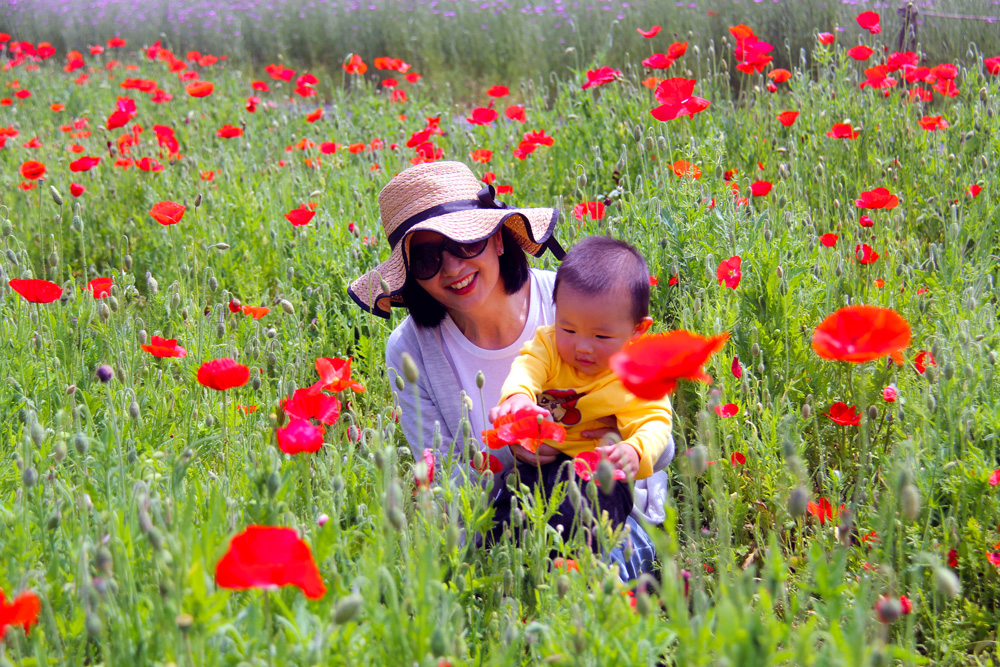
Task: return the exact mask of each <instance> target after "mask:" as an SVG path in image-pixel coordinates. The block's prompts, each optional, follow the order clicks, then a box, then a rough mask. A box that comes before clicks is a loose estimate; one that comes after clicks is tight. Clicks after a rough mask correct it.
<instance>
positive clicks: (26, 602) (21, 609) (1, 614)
mask: <svg viewBox="0 0 1000 667" xmlns="http://www.w3.org/2000/svg"><path fill="white" fill-rule="evenodd" d="M41 610H42V604H41V602H40V601H39V599H38V596H37V595H35V594H34V593H32V592H31V591H25V592H24V593H21V594H20V595H18V596H17V597H16V598H14V600H13V601H12V602H11V603H10V604H8V603H7V599H6V598H5V597H4V594H3V591H0V637H2V636H4V635H6V634H7V628H9V627H15V626H20V627H21V629H22V630H24V632H26V633H27V632H28V630H29V629H30V628H31V626H32V625H34V624H35V623H37V622H38V614H39V612H41Z"/></svg>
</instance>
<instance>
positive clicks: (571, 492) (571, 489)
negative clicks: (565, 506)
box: [566, 482, 583, 512]
mask: <svg viewBox="0 0 1000 667" xmlns="http://www.w3.org/2000/svg"><path fill="white" fill-rule="evenodd" d="M566 495H567V496H569V504H570V505H572V506H573V509H574V510H575V511H577V512H579V511H580V503H581V502H582V501H583V496H582V495H581V494H580V485H579V484H576V483H575V482H571V483H570V484H569V486H568V487H567V490H566Z"/></svg>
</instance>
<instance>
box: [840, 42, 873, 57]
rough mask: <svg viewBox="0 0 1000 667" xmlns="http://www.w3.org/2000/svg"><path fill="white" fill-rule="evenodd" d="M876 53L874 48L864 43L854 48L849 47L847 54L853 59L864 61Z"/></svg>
mask: <svg viewBox="0 0 1000 667" xmlns="http://www.w3.org/2000/svg"><path fill="white" fill-rule="evenodd" d="M873 53H875V52H874V51H873V50H871V49H870V48H868V47H867V46H865V45H864V44H861V45H858V46H855V47H853V48H850V49H847V55H848V57H849V58H851V59H853V60H859V61H864V60H868V59H869V58H871V57H872V54H873Z"/></svg>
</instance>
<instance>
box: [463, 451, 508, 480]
mask: <svg viewBox="0 0 1000 667" xmlns="http://www.w3.org/2000/svg"><path fill="white" fill-rule="evenodd" d="M469 465H470V466H472V468H473V469H474V470H476V472H478V473H480V474H482V473H485V472H486V471H487V470H489V471H490V472H491V473H492V474H494V475H499V474H500V473H502V472H503V463H502V462H501V461H500V459H498V458H497V457H495V456H493V455H492V454H487V453H486V452H483V464H482V466H480V467H479V468H478V469H476V463H475V461H469Z"/></svg>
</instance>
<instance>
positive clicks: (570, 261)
mask: <svg viewBox="0 0 1000 667" xmlns="http://www.w3.org/2000/svg"><path fill="white" fill-rule="evenodd" d="M560 285H568V286H569V287H571V288H572V289H575V290H577V291H579V292H582V293H584V294H587V295H589V296H595V295H598V294H604V293H606V292H608V291H610V290H612V289H616V288H618V287H624V288H625V290H626V292H627V293H628V294H629V296H630V297H631V298H632V320H633V321H634V322H636V323H638V322H639V321H640V320H642V318H644V317H647V316H648V315H649V269H648V267H647V266H646V260H645V259H643V258H642V255H641V254H639V251H638V250H636V249H635V248H634V247H632V246H631V245H629V244H628V243H626V242H625V241H619V240H618V239H613V238H611V237H610V236H588V237H587V238H585V239H583V240H582V241H580V242H579V243H577V244H576V245H575V246H573V247H572V248H571V249H570V251H569V252H568V253H566V257H565V259H563V261H562V264H560V265H559V270H558V271H556V282H555V286H554V287H553V288H552V301H553V302H554V301H555V300H556V295H557V294H558V293H559V286H560Z"/></svg>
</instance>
